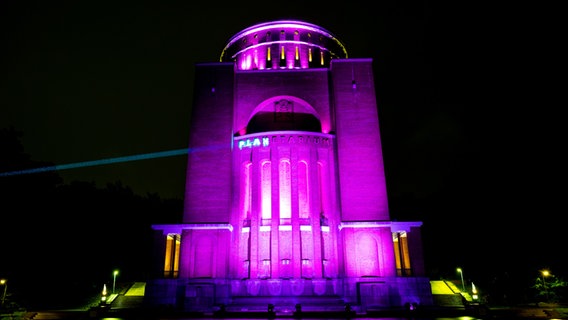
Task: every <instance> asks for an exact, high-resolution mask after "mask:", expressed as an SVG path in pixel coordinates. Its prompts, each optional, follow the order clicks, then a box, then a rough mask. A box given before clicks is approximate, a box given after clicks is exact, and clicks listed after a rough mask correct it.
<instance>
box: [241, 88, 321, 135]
mask: <svg viewBox="0 0 568 320" xmlns="http://www.w3.org/2000/svg"><path fill="white" fill-rule="evenodd" d="M267 131H310V132H320V133H321V132H322V129H321V121H320V116H319V114H318V113H317V112H316V110H315V109H314V108H313V107H312V106H311V105H310V104H309V103H308V102H306V101H305V100H303V99H300V98H298V97H294V96H286V95H283V96H275V97H272V98H269V99H266V100H264V101H263V102H261V103H260V104H259V105H258V106H257V107H256V108H255V109H254V110H253V112H252V113H251V115H250V117H249V119H248V122H247V129H246V133H247V134H251V133H258V132H267Z"/></svg>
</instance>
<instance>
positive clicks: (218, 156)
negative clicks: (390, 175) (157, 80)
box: [146, 20, 432, 310]
mask: <svg viewBox="0 0 568 320" xmlns="http://www.w3.org/2000/svg"><path fill="white" fill-rule="evenodd" d="M372 64H373V61H372V59H370V58H362V59H361V58H357V59H353V58H349V57H348V53H347V50H346V48H345V47H344V45H343V44H342V43H341V41H339V40H338V39H337V38H336V37H335V36H334V35H332V34H331V33H330V32H329V31H327V30H325V29H324V28H321V27H319V26H316V25H313V24H310V23H307V22H303V21H291V20H282V21H271V22H266V23H260V24H257V25H254V26H251V27H249V28H247V29H245V30H242V31H241V32H239V33H237V34H236V35H235V36H233V37H232V38H231V39H230V40H229V41H228V43H227V45H226V47H225V48H224V49H223V51H222V52H221V56H220V59H219V62H213V63H203V64H198V65H196V66H195V82H194V84H195V89H194V103H193V107H192V114H191V125H190V133H189V149H188V162H187V175H186V181H187V182H186V191H185V198H184V214H183V221H182V222H181V223H180V224H176V225H154V226H153V230H154V234H155V244H156V245H155V257H156V258H155V259H154V265H153V270H154V274H153V275H152V280H150V281H149V282H148V283H147V286H146V300H147V302H148V303H149V304H152V305H168V306H175V307H176V308H179V309H183V310H214V309H215V308H218V307H219V306H223V307H224V308H232V309H233V310H239V309H243V310H244V309H246V310H251V308H254V307H255V306H257V307H261V308H264V309H266V306H267V304H272V305H273V306H274V307H275V308H288V307H289V306H295V305H298V304H300V305H302V306H303V307H304V308H312V309H316V310H325V309H331V308H336V307H338V306H340V307H343V306H344V305H345V304H349V305H351V306H353V308H358V309H360V310H364V309H366V308H370V307H381V308H384V307H400V306H405V305H409V304H417V305H431V304H432V294H431V288H430V282H429V279H428V278H427V277H426V275H425V268H424V258H423V255H422V253H423V250H422V241H421V225H422V223H421V222H399V221H391V218H390V214H389V208H388V197H387V190H386V181H385V173H384V167H383V155H382V148H381V135H380V129H379V118H378V109H377V100H376V95H375V83H374V75H373V67H372Z"/></svg>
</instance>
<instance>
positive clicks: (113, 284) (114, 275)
mask: <svg viewBox="0 0 568 320" xmlns="http://www.w3.org/2000/svg"><path fill="white" fill-rule="evenodd" d="M116 275H118V270H114V272H113V273H112V293H113V294H114V289H115V288H116Z"/></svg>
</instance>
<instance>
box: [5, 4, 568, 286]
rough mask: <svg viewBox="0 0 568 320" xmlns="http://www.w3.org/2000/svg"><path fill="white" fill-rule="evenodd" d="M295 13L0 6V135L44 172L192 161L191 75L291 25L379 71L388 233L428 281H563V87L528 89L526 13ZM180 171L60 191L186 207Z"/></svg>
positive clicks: (410, 8)
mask: <svg viewBox="0 0 568 320" xmlns="http://www.w3.org/2000/svg"><path fill="white" fill-rule="evenodd" d="M127 3H128V4H127ZM303 3H305V2H297V3H295V2H286V3H281V7H280V8H277V7H271V6H270V5H269V3H268V2H265V1H262V2H254V1H253V2H244V3H242V5H241V6H236V5H231V6H228V7H224V5H223V4H220V3H217V2H211V3H205V4H200V5H199V7H196V6H195V5H194V4H193V2H190V1H179V2H168V1H155V2H152V1H143V2H125V3H121V2H108V3H105V2H104V1H103V2H99V1H76V2H59V1H49V2H48V1H38V2H27V1H0V36H1V38H0V41H1V47H0V58H1V62H0V68H1V69H0V107H1V109H0V110H1V111H0V127H9V126H13V127H15V128H16V129H18V130H21V131H23V132H24V138H23V143H24V146H25V151H26V152H27V153H28V154H30V155H31V156H32V158H33V159H34V160H37V161H48V162H52V163H54V164H56V165H63V164H70V163H77V162H83V161H92V160H97V159H106V158H115V157H123V156H131V155H137V154H148V153H153V152H161V151H167V150H177V149H182V148H187V142H188V134H189V118H190V110H191V103H192V86H193V66H194V65H195V64H196V63H200V62H216V61H218V59H219V56H220V54H221V51H222V49H223V47H224V46H225V44H226V42H227V41H228V40H229V38H230V37H232V36H233V35H234V34H236V33H237V32H239V31H241V30H242V29H244V28H246V27H249V26H251V25H253V24H256V23H259V22H264V21H270V20H274V19H300V20H304V21H307V22H311V23H314V24H317V25H320V26H321V27H323V28H325V29H327V30H329V31H331V32H332V33H333V34H335V35H336V36H337V37H338V38H339V39H340V40H341V41H342V42H343V43H344V44H345V45H346V47H347V50H348V53H349V57H351V58H372V59H373V60H374V63H375V81H376V84H377V99H378V103H379V117H380V123H381V132H382V143H383V152H384V160H385V166H386V174H387V185H388V191H389V197H390V207H391V217H392V218H393V219H398V220H417V221H423V222H424V227H423V233H424V237H425V246H426V249H427V257H426V259H427V260H428V263H429V264H431V265H433V266H436V268H439V269H443V270H446V271H447V272H450V273H451V272H452V271H453V270H454V269H455V268H456V267H458V266H461V267H462V268H464V272H466V273H467V274H469V275H470V277H472V278H474V276H475V275H476V274H480V275H481V274H483V273H488V272H490V270H497V271H494V272H496V273H498V272H507V271H509V272H511V271H513V270H522V271H520V272H524V273H531V274H530V275H529V277H530V276H532V275H533V274H532V273H533V272H534V275H535V276H536V275H538V268H542V267H549V268H552V269H553V272H554V271H556V272H557V273H559V274H560V275H562V273H565V272H566V270H567V269H566V265H565V264H564V262H561V261H560V260H564V259H562V258H561V254H558V250H560V249H561V248H562V247H563V245H564V239H563V236H562V233H563V230H564V227H563V226H562V224H561V223H560V221H559V220H558V219H559V218H561V217H562V216H563V215H564V211H565V210H564V207H563V206H558V204H559V203H560V200H559V199H561V198H563V197H564V194H563V193H561V192H560V191H559V190H560V189H559V187H558V185H556V184H550V182H551V180H552V181H554V179H558V180H559V181H558V183H560V185H561V183H562V182H563V180H562V179H559V177H561V175H560V174H561V173H560V172H559V171H557V168H558V167H559V166H560V165H561V164H562V163H563V162H562V161H561V160H560V157H559V156H560V155H561V154H563V153H562V152H560V151H558V148H559V146H561V145H565V143H564V142H563V141H561V139H560V138H559V137H560V131H561V130H559V128H560V127H557V126H556V125H558V124H559V123H560V122H561V120H560V118H559V116H558V115H551V114H548V115H546V116H545V115H543V113H544V111H543V110H544V108H545V107H546V106H547V105H550V104H555V103H556V101H553V98H552V97H553V96H554V95H551V92H554V91H555V89H557V88H558V85H550V86H549V85H548V84H546V83H547V82H548V81H547V80H546V79H544V78H537V76H540V75H541V72H542V71H541V68H542V69H546V68H548V67H550V65H551V62H550V61H549V60H547V59H542V55H541V53H542V52H541V51H540V50H539V48H540V49H542V48H544V46H542V45H541V44H542V42H544V41H543V39H542V38H541V37H539V36H537V37H534V34H533V33H534V32H536V30H537V29H536V27H535V26H534V24H535V23H534V19H535V17H536V16H537V13H534V12H533V13H532V15H530V16H527V19H526V20H524V19H522V18H519V16H518V15H516V14H517V12H516V10H514V8H512V9H511V10H503V9H504V8H497V7H496V6H495V5H493V6H489V5H486V4H484V3H482V2H477V3H462V2H459V1H457V2H450V1H448V2H447V3H446V2H436V1H433V2H428V1H423V2H411V3H410V2H401V1H384V2H378V3H376V4H375V5H374V7H373V8H369V7H368V6H367V4H366V3H367V2H358V1H355V2H353V1H352V2H349V3H348V4H346V5H345V6H341V7H339V6H337V5H335V6H330V4H329V3H322V4H321V6H320V5H317V3H311V4H310V5H309V6H310V7H305V6H306V5H305V4H303ZM531 17H532V20H531V19H528V18H531ZM525 37H526V38H525ZM521 38H523V40H525V39H526V40H527V42H526V43H521V42H519V39H521ZM535 39H539V40H540V41H537V40H535ZM533 52H534V53H536V54H535V55H533V54H532V53H533ZM535 59H538V60H539V63H538V64H537V63H535V62H534V60H535ZM0 152H1V150H0ZM185 166H186V157H185V156H176V157H169V158H160V159H153V160H144V161H136V162H128V163H121V164H113V165H105V166H98V167H88V168H78V169H70V170H64V171H61V172H60V174H61V175H62V176H63V177H64V178H65V179H66V181H67V182H69V181H71V180H81V181H96V182H97V184H98V185H100V186H104V185H105V184H106V183H108V182H115V181H122V183H123V184H125V185H128V186H130V187H132V188H133V190H134V191H135V192H137V193H140V194H142V195H144V194H146V193H158V194H159V195H161V196H162V197H166V198H168V197H174V198H182V197H183V190H184V183H185ZM517 264H521V267H517ZM468 268H469V269H468ZM467 274H466V275H467Z"/></svg>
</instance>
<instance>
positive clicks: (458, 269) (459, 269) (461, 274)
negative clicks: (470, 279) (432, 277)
mask: <svg viewBox="0 0 568 320" xmlns="http://www.w3.org/2000/svg"><path fill="white" fill-rule="evenodd" d="M456 270H457V271H458V272H459V273H460V276H461V280H462V290H463V292H465V282H464V281H463V270H462V269H461V268H457V269H456Z"/></svg>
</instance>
